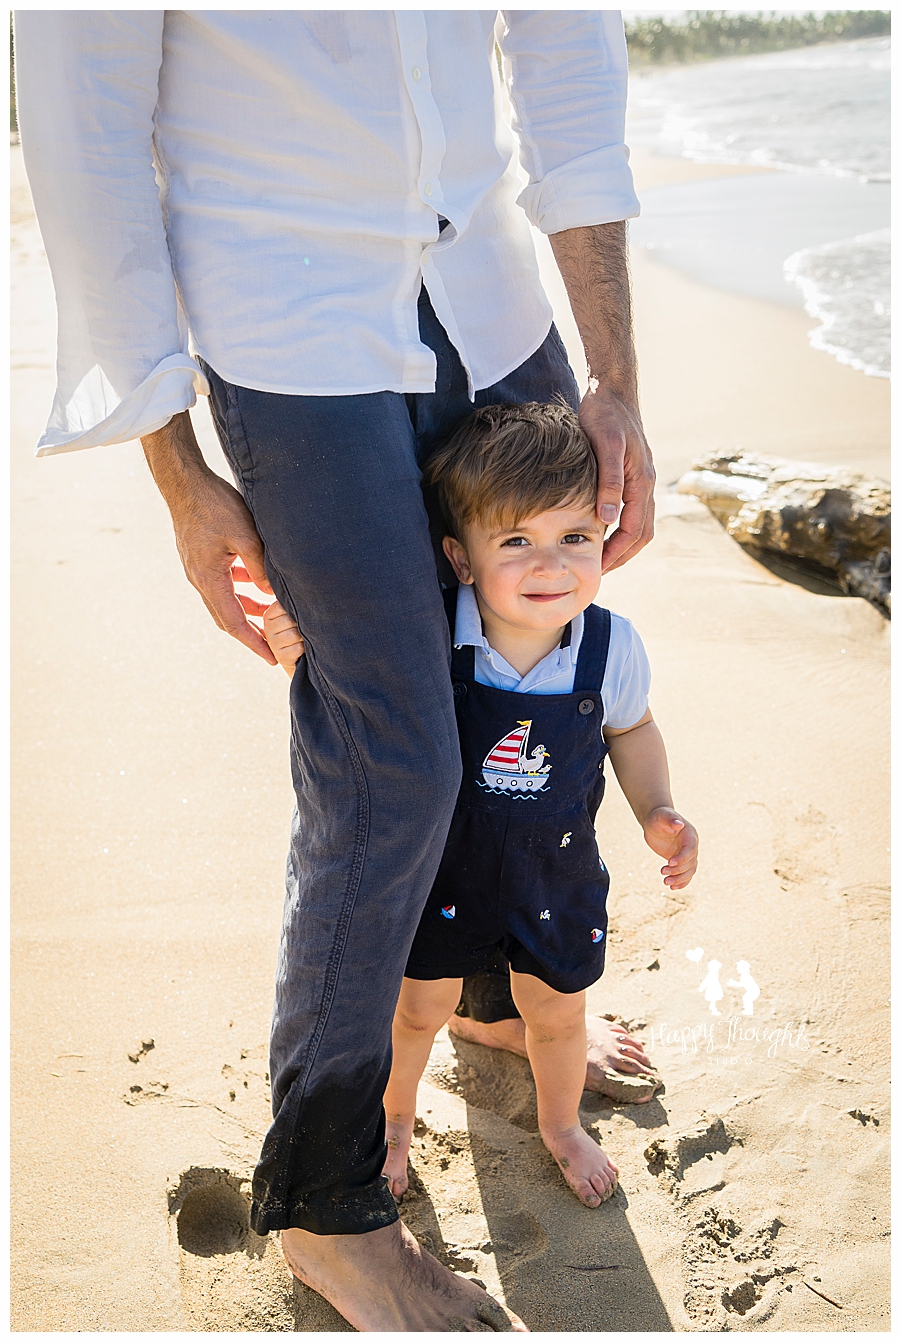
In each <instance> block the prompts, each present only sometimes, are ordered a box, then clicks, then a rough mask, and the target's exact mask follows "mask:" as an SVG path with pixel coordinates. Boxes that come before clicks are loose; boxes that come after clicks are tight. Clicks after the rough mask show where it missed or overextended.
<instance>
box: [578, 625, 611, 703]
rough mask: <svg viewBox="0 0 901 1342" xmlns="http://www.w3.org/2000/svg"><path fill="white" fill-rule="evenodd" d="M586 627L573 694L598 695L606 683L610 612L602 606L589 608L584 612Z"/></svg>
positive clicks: (583, 633) (583, 632)
mask: <svg viewBox="0 0 901 1342" xmlns="http://www.w3.org/2000/svg"><path fill="white" fill-rule="evenodd" d="M584 619H585V626H584V629H583V631H582V642H581V645H580V647H579V659H578V661H577V662H576V676H575V680H574V681H573V693H574V694H580V693H582V692H584V691H591V692H594V693H597V692H599V691H600V688H601V686H602V685H603V683H604V672H605V671H606V669H607V652H608V649H609V647H610V612H609V610H605V609H604V608H603V607H602V606H588V607H586V609H585V612H584Z"/></svg>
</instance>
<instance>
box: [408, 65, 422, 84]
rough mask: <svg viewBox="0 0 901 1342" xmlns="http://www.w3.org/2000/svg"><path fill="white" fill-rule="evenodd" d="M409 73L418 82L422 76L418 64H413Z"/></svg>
mask: <svg viewBox="0 0 901 1342" xmlns="http://www.w3.org/2000/svg"><path fill="white" fill-rule="evenodd" d="M410 74H411V75H412V76H413V78H414V79H415V80H416V82H417V83H419V80H420V79H421V78H422V71H421V70H420V68H419V66H418V65H414V66H413V69H412V70H411V71H410Z"/></svg>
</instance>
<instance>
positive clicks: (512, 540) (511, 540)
mask: <svg viewBox="0 0 901 1342" xmlns="http://www.w3.org/2000/svg"><path fill="white" fill-rule="evenodd" d="M528 543H529V542H528V541H527V540H526V538H525V536H509V537H508V538H507V540H505V541H501V547H502V548H503V547H504V546H507V545H509V546H514V545H515V546H517V547H521V546H523V545H528Z"/></svg>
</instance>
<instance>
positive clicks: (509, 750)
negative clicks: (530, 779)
mask: <svg viewBox="0 0 901 1342" xmlns="http://www.w3.org/2000/svg"><path fill="white" fill-rule="evenodd" d="M531 726H532V723H531V720H529V721H528V722H521V723H520V724H519V725H518V727H517V728H516V731H515V732H508V734H507V735H506V736H504V737H502V738H501V740H500V741H498V743H497V745H496V746H494V747H493V748H492V749H491V750H490V751H489V752H488V754H487V755H486V756H485V762H484V764H483V765H482V768H483V769H488V770H489V771H490V772H492V773H493V772H494V771H495V770H496V769H500V770H501V772H502V773H524V772H525V769H524V767H523V761H524V758H525V754H526V743H527V742H528V739H529V729H530V727H531Z"/></svg>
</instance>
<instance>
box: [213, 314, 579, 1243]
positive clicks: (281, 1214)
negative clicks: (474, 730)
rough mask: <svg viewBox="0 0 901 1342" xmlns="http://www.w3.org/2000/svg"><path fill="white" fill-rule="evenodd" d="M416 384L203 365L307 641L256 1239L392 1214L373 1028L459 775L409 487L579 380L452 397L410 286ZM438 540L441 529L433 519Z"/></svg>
mask: <svg viewBox="0 0 901 1342" xmlns="http://www.w3.org/2000/svg"><path fill="white" fill-rule="evenodd" d="M419 322H420V334H421V338H422V340H423V341H424V343H426V344H427V345H428V346H429V347H430V348H431V349H433V350H434V351H435V354H436V356H437V360H438V372H437V383H436V390H435V391H434V392H430V393H417V394H410V395H406V396H405V395H401V394H399V393H397V392H377V393H374V394H369V395H361V396H282V395H277V394H274V393H271V392H260V391H252V390H249V389H247V388H245V387H238V386H233V385H231V384H229V383H226V382H224V381H223V380H222V378H220V377H219V376H218V375H217V374H216V372H215V371H214V370H213V369H210V368H208V367H207V368H206V369H205V371H206V372H207V375H208V377H209V380H210V388H211V398H210V400H211V408H212V412H213V419H214V422H215V425H216V429H217V432H218V435H219V439H220V442H221V444H222V447H223V450H224V452H225V455H226V457H227V459H228V461H229V464H230V466H231V468H232V471H233V473H234V476H235V480H236V482H237V484H238V488H239V489H240V490H241V493H242V494H243V496H244V499H245V502H246V503H247V506H248V507H249V509H250V511H251V513H252V514H253V518H254V521H255V523H256V526H257V529H258V531H259V533H260V535H261V536H262V538H263V542H264V545H265V547H266V571H267V573H268V575H269V580H270V582H271V583H272V587H273V590H274V592H275V594H276V596H277V597H278V599H279V601H280V602H281V603H282V605H283V606H284V607H285V609H286V610H288V611H290V612H291V614H292V615H293V616H294V618H295V619H296V621H297V624H298V626H299V627H300V630H301V633H302V634H303V637H304V640H305V642H306V649H307V653H306V656H305V657H303V658H302V659H301V661H300V662H299V663H298V667H297V670H296V672H295V674H294V677H293V680H292V682H291V696H290V697H291V768H292V773H293V779H294V789H295V793H296V798H297V809H296V812H295V815H294V820H293V823H292V830H291V848H290V853H289V856H288V864H287V890H286V897H285V907H284V919H283V926H282V936H281V945H280V948H279V959H278V970H277V977H276V992H275V1010H274V1017H273V1024H272V1036H271V1041H270V1071H271V1076H272V1107H273V1113H274V1120H273V1123H272V1126H271V1128H270V1129H269V1132H268V1134H267V1136H266V1139H265V1142H264V1145H263V1151H262V1155H261V1157H260V1162H259V1165H258V1166H257V1170H256V1174H255V1177H254V1184H253V1208H252V1213H251V1222H252V1225H253V1227H254V1229H255V1230H256V1231H257V1233H258V1234H266V1233H267V1232H268V1231H270V1230H282V1229H285V1228H287V1227H290V1226H298V1227H300V1228H302V1229H304V1230H309V1231H312V1232H313V1233H315V1234H321V1235H335V1234H361V1233H363V1232H365V1231H369V1230H375V1229H378V1228H379V1227H380V1226H384V1225H389V1224H390V1223H391V1222H392V1221H395V1220H396V1219H397V1214H398V1213H397V1208H396V1206H395V1203H394V1199H393V1197H392V1196H391V1193H390V1192H389V1190H388V1186H387V1182H386V1181H385V1180H384V1179H383V1177H382V1165H383V1163H384V1159H385V1152H386V1147H385V1122H384V1111H383V1109H382V1095H383V1093H384V1089H385V1085H386V1082H387V1079H388V1073H389V1070H390V1066H391V1021H392V1016H393V1014H394V1007H395V1004H396V1002H397V996H398V992H399V991H400V984H401V979H402V977H403V972H404V966H405V965H406V962H407V956H408V954H409V950H410V945H411V942H412V940H413V935H414V933H415V931H416V927H417V924H418V922H419V917H420V914H421V912H422V909H423V906H424V904H425V901H426V897H427V896H428V893H429V890H430V888H431V885H432V881H433V879H434V877H435V873H436V871H437V869H438V864H439V861H440V859H441V854H442V849H443V845H444V840H445V837H446V834H447V830H448V826H449V824H450V819H451V815H452V813H453V809H454V801H455V799H456V795H457V789H458V786H459V783H460V751H459V746H458V741H457V729H456V725H455V720H454V705H453V694H452V691H451V679H450V644H449V639H448V629H447V620H446V618H445V614H444V608H443V603H442V599H441V589H440V586H439V581H438V573H437V569H436V557H435V553H434V551H433V544H432V539H431V538H430V528H429V521H428V516H427V512H426V508H425V505H424V502H423V495H422V490H421V488H420V465H421V463H422V462H423V461H424V459H425V457H426V456H427V455H428V452H429V450H430V448H431V447H432V446H434V445H435V444H436V443H437V441H438V440H440V439H441V438H442V437H444V436H445V435H446V434H447V433H448V432H449V431H450V430H451V429H453V427H454V426H455V425H456V424H457V423H458V422H459V421H460V420H461V419H463V418H464V417H465V416H466V415H467V414H469V413H470V412H471V411H472V410H473V409H474V408H478V407H480V406H483V405H493V404H521V403H523V402H526V401H547V400H551V399H552V398H555V397H559V396H560V395H561V394H562V395H563V396H565V398H566V400H567V401H568V402H569V403H570V404H571V405H572V406H573V407H574V408H575V407H577V405H578V391H577V388H576V384H575V379H574V378H573V374H572V370H571V369H570V367H569V364H568V362H567V358H566V353H565V350H564V348H563V344H562V342H561V340H560V337H559V336H558V335H557V332H556V330H555V329H554V328H553V327H552V328H551V330H550V332H549V334H548V336H547V338H546V340H545V342H544V344H543V345H542V346H541V347H540V348H539V349H538V350H537V351H536V352H535V354H533V355H532V356H531V358H529V359H528V360H526V362H525V363H524V364H522V365H521V367H519V368H518V369H516V370H515V371H514V372H513V373H511V374H509V375H508V376H507V377H505V378H504V379H503V380H502V381H501V382H499V383H497V384H496V385H495V386H493V387H488V388H486V389H484V390H482V391H479V392H477V393H476V398H475V405H473V404H472V402H470V400H469V399H468V395H467V386H466V376H465V373H464V370H463V368H462V366H461V364H460V360H459V358H458V356H457V353H456V351H455V350H454V348H453V346H452V345H451V343H450V341H449V339H448V337H447V335H446V333H445V331H444V330H443V328H442V327H441V326H440V324H439V323H438V320H437V318H436V317H435V314H434V312H433V310H432V307H431V304H430V303H429V301H428V296H427V295H426V292H425V290H424V289H423V291H422V294H421V296H420V302H419ZM432 531H433V532H434V533H435V534H436V536H437V535H438V534H439V533H440V528H436V527H435V526H433V528H432Z"/></svg>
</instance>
